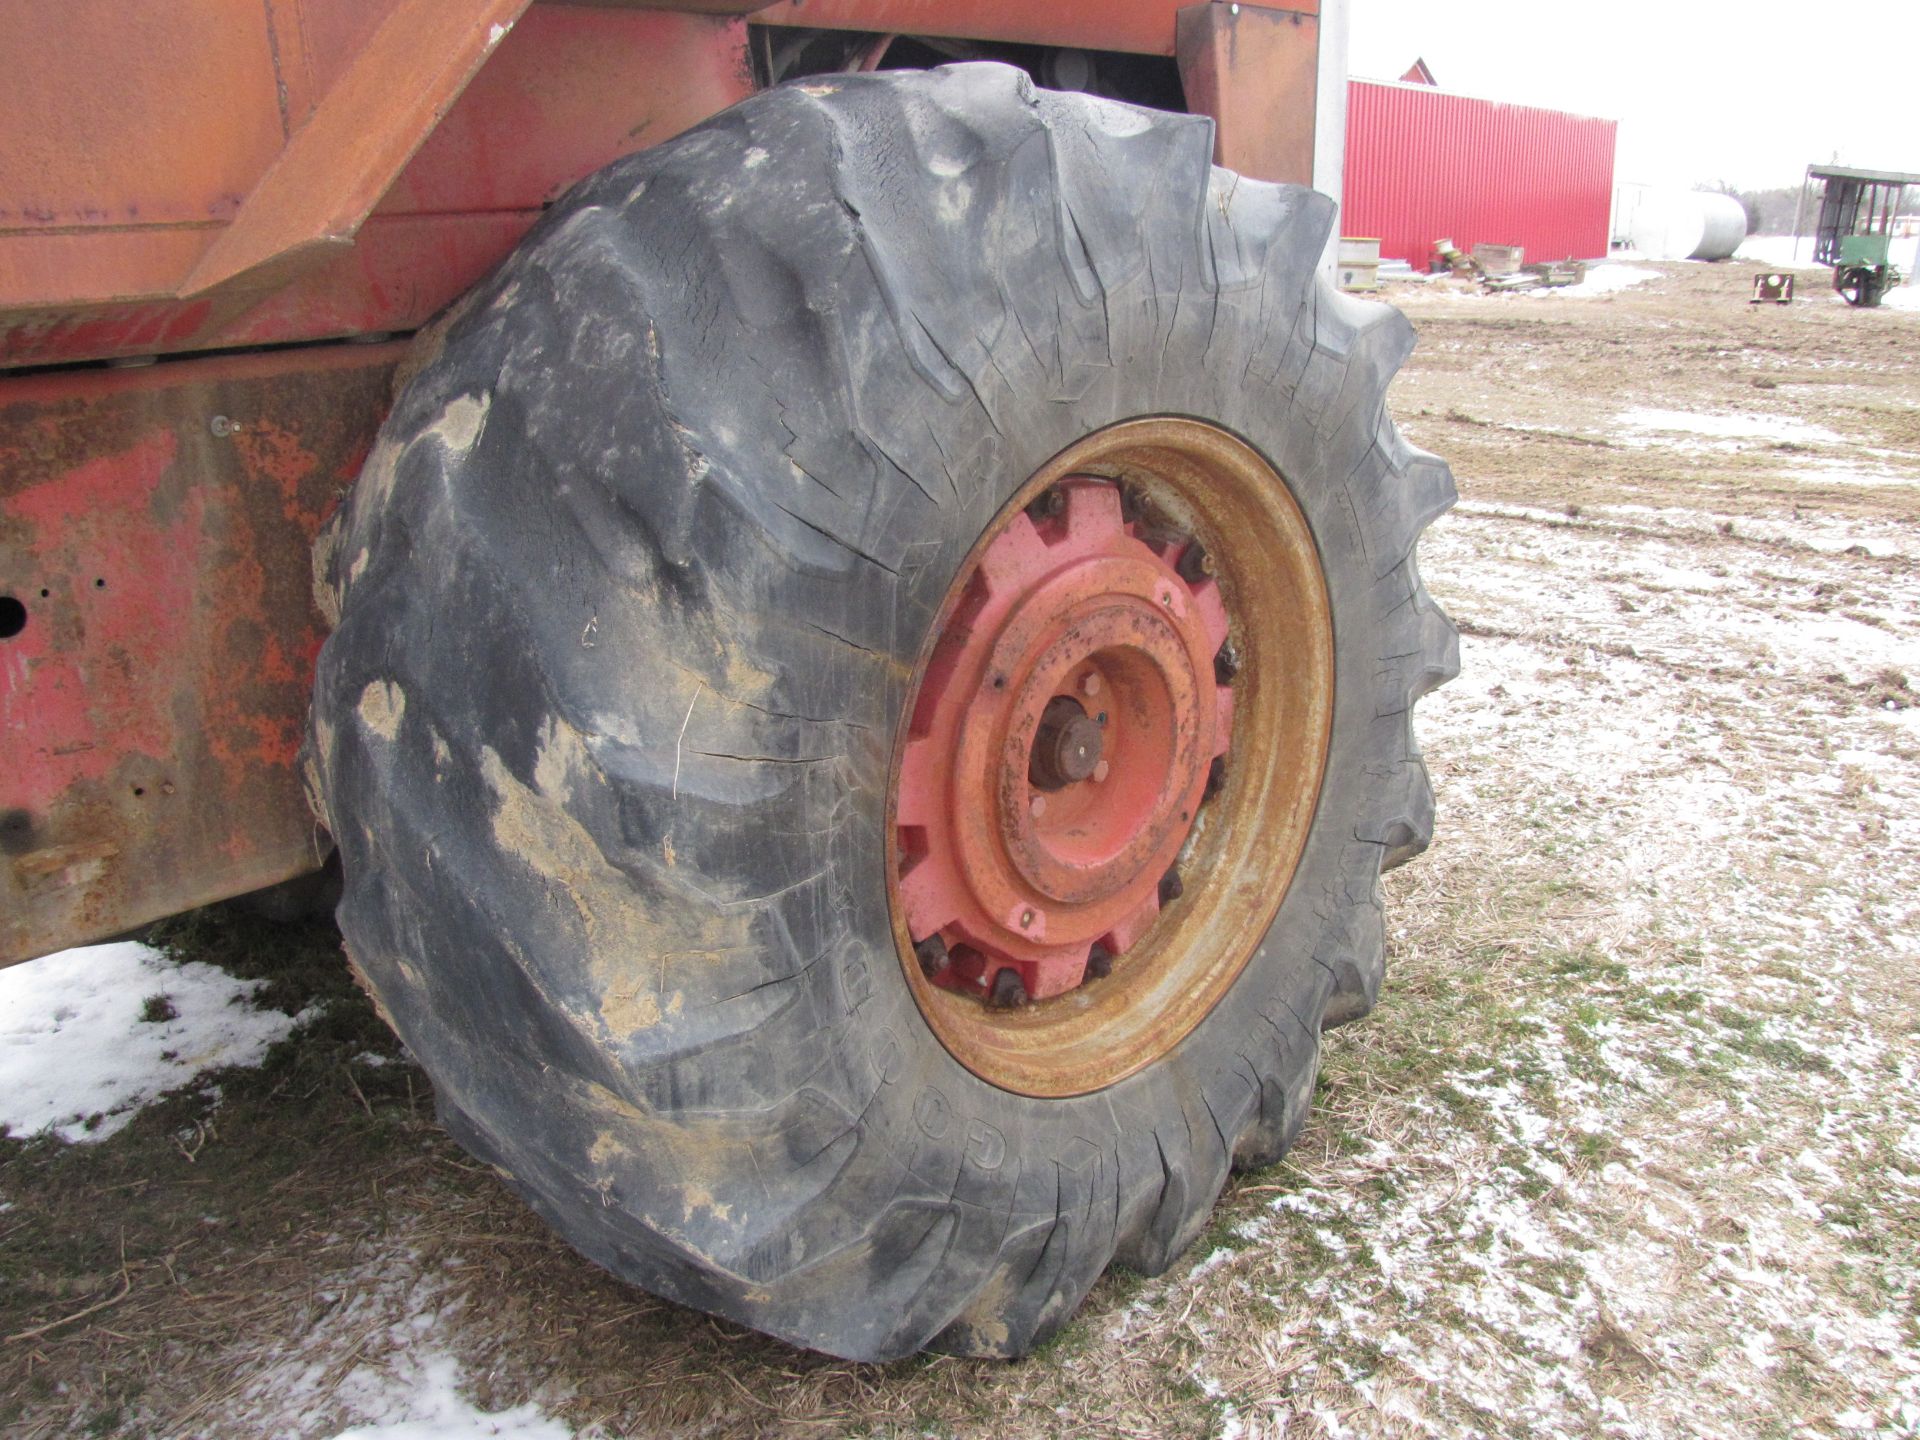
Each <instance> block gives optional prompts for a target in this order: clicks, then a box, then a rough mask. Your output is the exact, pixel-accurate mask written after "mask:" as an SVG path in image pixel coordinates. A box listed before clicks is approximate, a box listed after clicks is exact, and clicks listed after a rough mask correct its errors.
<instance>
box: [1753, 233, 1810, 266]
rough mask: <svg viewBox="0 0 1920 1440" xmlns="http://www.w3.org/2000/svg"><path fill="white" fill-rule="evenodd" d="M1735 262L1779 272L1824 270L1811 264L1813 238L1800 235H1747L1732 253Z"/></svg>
mask: <svg viewBox="0 0 1920 1440" xmlns="http://www.w3.org/2000/svg"><path fill="white" fill-rule="evenodd" d="M1733 258H1734V259H1736V260H1753V261H1757V262H1758V263H1760V264H1762V265H1772V266H1774V267H1776V268H1777V269H1781V270H1814V269H1825V268H1826V267H1825V266H1816V265H1815V264H1814V263H1813V237H1812V236H1811V235H1802V236H1800V237H1799V239H1797V240H1796V239H1795V238H1794V237H1793V236H1791V235H1749V236H1748V237H1747V238H1746V239H1744V240H1742V241H1741V242H1740V248H1739V249H1738V250H1735V251H1734V252H1733Z"/></svg>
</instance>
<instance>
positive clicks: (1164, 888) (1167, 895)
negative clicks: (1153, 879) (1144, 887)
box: [1160, 870, 1187, 905]
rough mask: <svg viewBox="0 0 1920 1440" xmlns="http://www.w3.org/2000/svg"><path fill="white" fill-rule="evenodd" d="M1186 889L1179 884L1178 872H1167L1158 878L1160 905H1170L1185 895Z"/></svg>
mask: <svg viewBox="0 0 1920 1440" xmlns="http://www.w3.org/2000/svg"><path fill="white" fill-rule="evenodd" d="M1186 890H1187V887H1186V886H1184V885H1182V884H1181V883H1180V872H1179V871H1178V870H1169V871H1167V873H1166V874H1164V875H1162V876H1161V877H1160V903H1161V904H1162V905H1171V904H1172V903H1173V902H1174V901H1176V900H1178V899H1179V898H1180V897H1181V896H1182V895H1184V894H1185V893H1186Z"/></svg>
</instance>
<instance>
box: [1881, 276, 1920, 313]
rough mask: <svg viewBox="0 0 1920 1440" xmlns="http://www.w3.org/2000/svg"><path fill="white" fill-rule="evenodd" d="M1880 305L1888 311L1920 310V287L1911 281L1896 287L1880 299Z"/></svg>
mask: <svg viewBox="0 0 1920 1440" xmlns="http://www.w3.org/2000/svg"><path fill="white" fill-rule="evenodd" d="M1880 303H1881V304H1882V305H1883V306H1885V307H1886V308H1887V309H1889V310H1920V285H1915V284H1914V283H1913V282H1912V281H1911V280H1909V281H1908V282H1907V283H1906V284H1905V285H1896V286H1894V287H1893V289H1891V290H1889V291H1887V293H1886V294H1885V295H1883V296H1882V297H1881V298H1880Z"/></svg>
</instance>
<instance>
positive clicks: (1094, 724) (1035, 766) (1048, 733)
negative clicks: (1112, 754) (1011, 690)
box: [1027, 695, 1102, 790]
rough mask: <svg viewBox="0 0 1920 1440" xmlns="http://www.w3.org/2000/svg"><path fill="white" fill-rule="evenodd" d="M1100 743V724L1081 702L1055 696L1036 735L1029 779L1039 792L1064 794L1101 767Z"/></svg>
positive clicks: (1029, 767) (1028, 772) (1063, 696)
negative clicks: (1059, 792)
mask: <svg viewBox="0 0 1920 1440" xmlns="http://www.w3.org/2000/svg"><path fill="white" fill-rule="evenodd" d="M1101 739H1102V732H1101V729H1100V722H1099V721H1097V720H1095V719H1094V718H1093V717H1092V716H1091V715H1089V714H1087V712H1086V711H1085V710H1083V709H1081V708H1080V702H1079V701H1077V700H1074V699H1072V698H1070V697H1068V696H1066V695H1056V696H1054V698H1053V699H1051V700H1049V701H1048V702H1047V708H1046V711H1045V712H1044V713H1043V714H1042V715H1041V716H1040V728H1039V729H1038V730H1037V731H1036V732H1035V733H1034V737H1033V758H1032V759H1031V760H1030V761H1029V762H1028V764H1027V778H1028V779H1029V780H1031V781H1032V782H1033V785H1034V788H1035V789H1038V790H1063V789H1065V788H1066V787H1067V786H1069V785H1073V784H1077V783H1078V782H1079V781H1082V780H1085V779H1086V778H1087V777H1088V776H1090V775H1092V774H1093V772H1094V770H1095V768H1096V767H1097V766H1098V765H1099V764H1100V749H1101Z"/></svg>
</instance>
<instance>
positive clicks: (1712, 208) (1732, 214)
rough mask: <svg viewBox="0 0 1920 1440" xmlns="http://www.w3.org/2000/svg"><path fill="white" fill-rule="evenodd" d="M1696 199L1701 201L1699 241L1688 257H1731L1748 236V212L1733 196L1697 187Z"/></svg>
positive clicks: (1701, 258)
mask: <svg viewBox="0 0 1920 1440" xmlns="http://www.w3.org/2000/svg"><path fill="white" fill-rule="evenodd" d="M1693 198H1694V199H1695V200H1697V201H1699V202H1700V210H1701V216H1700V220H1701V226H1700V229H1701V234H1700V243H1699V244H1697V245H1695V246H1694V247H1693V250H1692V252H1691V253H1690V254H1689V255H1688V256H1687V259H1689V260H1728V259H1731V258H1732V256H1733V252H1734V251H1736V250H1738V249H1739V248H1740V242H1741V241H1742V240H1744V239H1746V238H1747V211H1746V207H1745V206H1743V205H1742V204H1741V203H1740V202H1739V201H1738V200H1736V199H1734V198H1733V197H1732V196H1731V195H1719V194H1714V193H1711V192H1708V191H1705V190H1697V191H1695V192H1694V193H1693Z"/></svg>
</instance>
